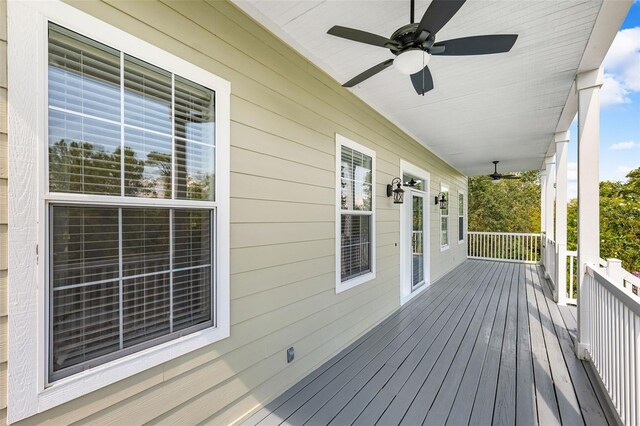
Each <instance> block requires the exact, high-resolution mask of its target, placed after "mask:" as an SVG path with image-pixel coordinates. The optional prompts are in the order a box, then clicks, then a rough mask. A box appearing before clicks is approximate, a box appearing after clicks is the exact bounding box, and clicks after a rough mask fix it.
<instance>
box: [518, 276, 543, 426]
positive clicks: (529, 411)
mask: <svg viewBox="0 0 640 426" xmlns="http://www.w3.org/2000/svg"><path fill="white" fill-rule="evenodd" d="M518 273H519V275H518V281H519V284H518V286H519V287H518V347H517V354H516V364H517V365H516V369H517V372H518V374H517V377H516V424H518V425H522V426H525V425H536V424H537V423H538V419H537V412H536V388H535V382H534V380H533V358H532V353H531V334H530V332H529V307H528V300H527V287H526V281H525V280H526V274H527V267H526V266H525V265H520V268H519V270H518Z"/></svg>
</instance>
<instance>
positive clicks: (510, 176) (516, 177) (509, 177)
mask: <svg viewBox="0 0 640 426" xmlns="http://www.w3.org/2000/svg"><path fill="white" fill-rule="evenodd" d="M500 179H520V176H516V175H502V176H500Z"/></svg>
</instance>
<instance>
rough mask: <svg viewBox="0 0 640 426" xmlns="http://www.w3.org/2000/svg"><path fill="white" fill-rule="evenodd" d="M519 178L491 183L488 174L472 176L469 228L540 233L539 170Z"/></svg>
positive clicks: (487, 230)
mask: <svg viewBox="0 0 640 426" xmlns="http://www.w3.org/2000/svg"><path fill="white" fill-rule="evenodd" d="M519 176H520V179H513V180H502V181H500V182H499V183H492V182H491V178H490V177H488V176H477V177H472V178H469V230H470V231H485V232H527V233H538V232H540V178H539V176H538V172H537V171H530V172H524V173H519Z"/></svg>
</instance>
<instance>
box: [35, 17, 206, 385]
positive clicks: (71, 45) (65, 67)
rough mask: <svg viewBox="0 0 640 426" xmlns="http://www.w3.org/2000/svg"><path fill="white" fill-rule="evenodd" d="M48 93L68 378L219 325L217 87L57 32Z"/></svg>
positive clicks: (55, 257)
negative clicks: (82, 200)
mask: <svg viewBox="0 0 640 426" xmlns="http://www.w3.org/2000/svg"><path fill="white" fill-rule="evenodd" d="M48 98H49V105H48V145H49V191H50V192H52V193H57V194H58V195H59V196H58V197H57V198H56V201H55V202H50V203H49V209H48V211H49V219H48V223H49V277H48V281H49V380H50V381H55V380H58V379H60V378H63V377H66V376H68V375H71V374H74V373H76V372H79V371H83V370H86V369H88V368H91V367H94V366H96V365H100V364H103V363H105V362H108V361H110V360H113V359H116V358H119V357H122V356H125V355H128V354H130V353H133V352H136V351H140V350H142V349H144V348H147V347H149V346H152V345H155V344H159V343H162V342H165V341H168V340H171V339H175V338H177V337H180V336H183V335H185V334H189V333H192V332H194V331H197V330H200V329H203V328H206V327H211V326H215V312H214V311H213V309H212V306H213V302H214V297H215V294H214V291H213V289H214V286H213V276H214V271H215V264H214V262H213V259H214V257H213V253H214V244H213V241H214V231H215V218H216V204H215V201H216V197H215V149H216V145H215V92H214V91H212V90H209V89H207V88H205V87H202V86H200V85H198V84H196V83H193V82H191V81H189V80H187V79H184V78H182V77H180V76H177V75H175V74H172V73H170V72H168V71H166V70H163V69H160V68H158V67H156V66H153V65H151V64H148V63H146V62H143V61H141V60H139V59H136V58H134V57H131V56H129V55H126V54H124V53H123V52H120V51H117V50H115V49H111V48H110V47H108V46H105V45H103V44H101V43H98V42H95V41H93V40H90V39H88V38H86V37H83V36H80V35H78V34H76V33H73V32H71V31H69V30H66V29H64V28H62V27H59V26H57V25H54V24H50V27H49V67H48ZM64 194H87V195H90V196H105V195H108V196H111V198H108V200H107V201H104V202H102V201H101V202H100V205H97V204H96V202H95V201H94V202H91V201H88V202H87V203H86V204H78V202H77V201H78V200H77V199H73V198H72V197H69V202H65V201H64V198H65V196H64ZM137 198H138V199H139V198H158V199H166V200H169V201H170V202H169V203H168V205H166V206H159V207H155V206H154V207H140V206H138V205H136V203H135V200H136V199H137ZM114 200H115V201H114ZM171 200H173V201H171ZM181 200H191V201H198V202H200V203H199V204H202V207H199V205H195V204H191V205H190V206H185V205H184V202H181ZM71 202H73V204H71Z"/></svg>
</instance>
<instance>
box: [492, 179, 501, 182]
mask: <svg viewBox="0 0 640 426" xmlns="http://www.w3.org/2000/svg"><path fill="white" fill-rule="evenodd" d="M500 180H501V179H491V183H500Z"/></svg>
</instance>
